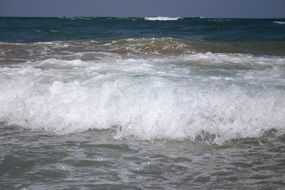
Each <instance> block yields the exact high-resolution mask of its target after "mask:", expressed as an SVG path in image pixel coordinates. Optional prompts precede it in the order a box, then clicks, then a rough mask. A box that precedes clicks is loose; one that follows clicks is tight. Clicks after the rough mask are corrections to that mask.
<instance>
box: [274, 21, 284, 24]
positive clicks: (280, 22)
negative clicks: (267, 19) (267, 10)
mask: <svg viewBox="0 0 285 190" xmlns="http://www.w3.org/2000/svg"><path fill="white" fill-rule="evenodd" d="M273 23H275V24H285V22H284V21H273Z"/></svg>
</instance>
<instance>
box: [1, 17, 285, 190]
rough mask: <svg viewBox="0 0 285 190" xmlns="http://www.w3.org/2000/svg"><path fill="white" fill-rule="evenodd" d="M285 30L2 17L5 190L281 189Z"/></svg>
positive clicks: (259, 23)
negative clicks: (284, 38) (3, 34)
mask: <svg viewBox="0 0 285 190" xmlns="http://www.w3.org/2000/svg"><path fill="white" fill-rule="evenodd" d="M8 21H10V22H8ZM280 22H281V23H282V22H283V21H282V19H279V20H254V19H253V20H250V19H245V20H243V19H241V20H240V19H237V20H235V19H234V20H231V19H228V20H227V19H217V20H215V19H206V20H205V19H198V18H196V19H188V18H187V19H185V18H172V19H171V18H170V19H169V18H145V19H143V18H125V19H118V18H73V17H72V18H50V19H39V18H34V19H31V18H22V19H21V18H0V23H2V25H1V27H0V33H1V32H2V33H5V36H1V37H0V40H1V42H0V55H1V56H0V189H23V190H24V189H32V190H34V189H284V187H285V183H284V181H285V175H284V173H285V159H284V158H285V144H284V143H285V136H284V132H285V125H284V123H285V57H284V56H285V51H284V41H282V39H283V38H282V35H283V34H284V33H283V31H284V29H285V28H284V25H283V24H280ZM17 23H18V24H17ZM95 23H96V24H97V25H96V26H95V25H93V24H95ZM61 24H65V27H64V28H61V27H60V25H61ZM9 28H10V29H11V28H14V29H15V30H13V31H14V32H12V33H7V32H5V31H7V30H8V29H9ZM115 28H116V29H115ZM118 28H120V30H119V29H118ZM255 28H258V30H264V32H263V33H262V34H260V33H258V34H256V30H255ZM67 29H68V30H69V31H70V33H66V30H67ZM37 30H39V32H37ZM45 30H47V31H49V32H47V33H45V32H43V31H45ZM241 30H243V31H244V33H243V34H246V36H247V37H246V38H243V40H241V39H242V36H238V35H240V31H241ZM35 31H36V33H35ZM98 31H100V32H101V34H102V35H99V34H96V35H95V34H93V32H95V33H96V32H98ZM194 31H195V32H194ZM209 31H211V32H209ZM110 32H113V34H114V35H113V36H112V37H110V36H108V35H109V34H110ZM81 34H86V35H81ZM222 34H225V37H224V38H222V39H220V38H219V36H220V35H222ZM230 34H237V36H235V37H236V38H234V37H231V35H230ZM268 34H270V35H268ZM192 35H199V36H200V37H201V36H202V38H200V37H199V38H192V37H191V36H192ZM16 42H17V43H16Z"/></svg>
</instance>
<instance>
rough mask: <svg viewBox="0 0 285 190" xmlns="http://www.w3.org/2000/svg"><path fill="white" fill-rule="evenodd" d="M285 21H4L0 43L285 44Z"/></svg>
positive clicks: (115, 19)
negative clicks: (153, 40)
mask: <svg viewBox="0 0 285 190" xmlns="http://www.w3.org/2000/svg"><path fill="white" fill-rule="evenodd" d="M274 21H280V22H285V20H284V19H222V18H220V19H214V18H181V19H178V20H174V21H149V20H145V19H144V18H112V17H111V18H109V17H103V18H101V17H100V18H97V17H95V18H94V17H90V18H89V17H82V18H80V17H69V18H3V17H2V18H0V41H3V42H43V41H59V40H83V39H95V40H108V39H122V38H130V37H131V38H148V37H173V38H178V39H185V40H194V41H195V40H197V41H213V42H264V41H265V42H268V41H270V42H284V41H285V25H284V24H277V23H275V22H274Z"/></svg>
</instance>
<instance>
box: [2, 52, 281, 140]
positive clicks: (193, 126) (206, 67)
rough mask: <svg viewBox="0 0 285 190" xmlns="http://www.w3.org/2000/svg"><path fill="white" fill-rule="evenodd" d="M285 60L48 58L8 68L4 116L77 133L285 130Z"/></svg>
mask: <svg viewBox="0 0 285 190" xmlns="http://www.w3.org/2000/svg"><path fill="white" fill-rule="evenodd" d="M284 66H285V59H284V58H280V57H254V56H251V55H241V54H213V53H206V54H202V53H200V54H190V55H184V56H173V57H160V58H137V59H123V58H118V57H116V56H115V57H112V55H110V56H108V57H104V58H102V59H101V60H96V61H82V60H79V59H76V60H61V59H47V60H43V61H36V62H33V63H31V62H29V63H27V64H25V65H19V66H18V67H11V68H10V67H2V68H0V92H1V93H0V105H1V107H0V120H1V121H5V122H7V123H9V124H16V125H20V126H23V127H27V128H32V129H45V130H48V131H53V132H56V133H69V132H76V131H84V130H87V129H92V128H96V129H103V128H110V127H112V126H120V127H118V132H117V137H119V138H128V137H130V136H134V137H136V138H139V139H146V140H147V139H153V138H158V139H160V138H169V139H185V138H186V139H195V138H196V137H197V136H199V135H200V134H201V133H203V132H207V133H210V134H214V135H216V138H215V142H216V143H220V142H224V141H225V140H229V139H233V138H239V137H258V136H260V135H262V134H263V132H264V131H266V130H269V129H271V128H275V129H277V130H278V131H279V132H281V133H283V132H284V130H285V126H284V123H285V91H284V89H285V88H284V84H285V80H284V73H285V72H284Z"/></svg>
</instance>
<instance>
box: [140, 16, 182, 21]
mask: <svg viewBox="0 0 285 190" xmlns="http://www.w3.org/2000/svg"><path fill="white" fill-rule="evenodd" d="M144 19H145V20H149V21H174V20H178V19H181V18H180V17H162V16H158V17H145V18H144Z"/></svg>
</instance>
